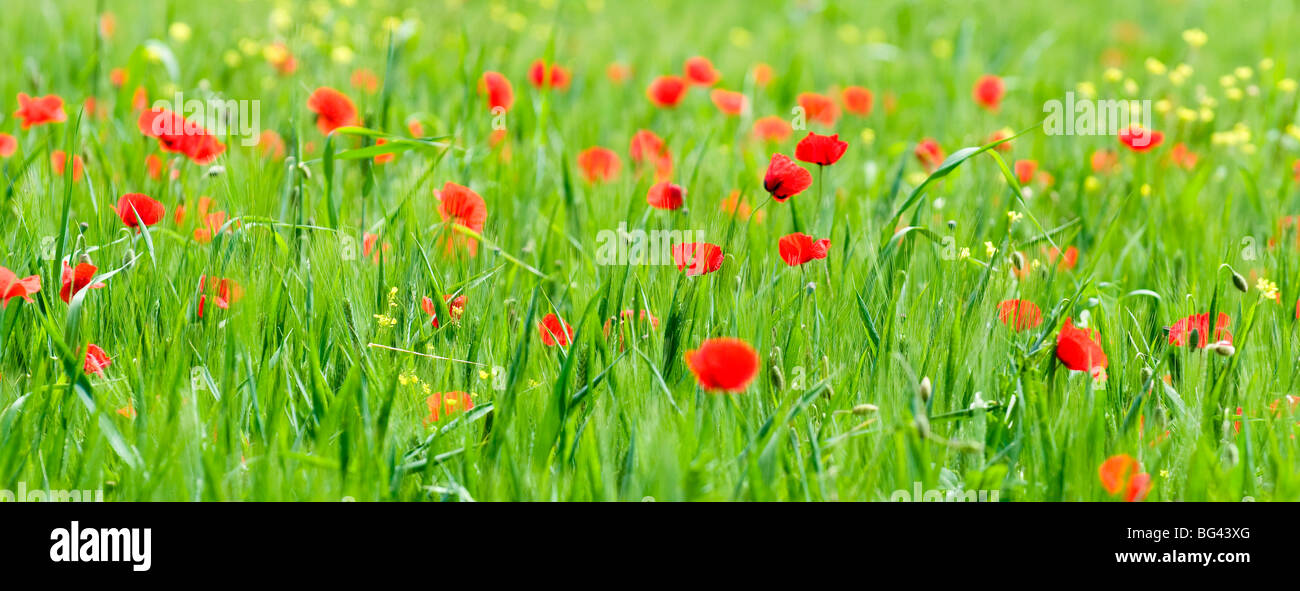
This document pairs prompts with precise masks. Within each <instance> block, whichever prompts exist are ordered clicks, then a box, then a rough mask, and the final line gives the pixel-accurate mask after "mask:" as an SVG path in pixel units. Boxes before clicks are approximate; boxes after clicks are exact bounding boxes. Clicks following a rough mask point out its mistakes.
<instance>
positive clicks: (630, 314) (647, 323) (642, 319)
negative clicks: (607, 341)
mask: <svg viewBox="0 0 1300 591" xmlns="http://www.w3.org/2000/svg"><path fill="white" fill-rule="evenodd" d="M634 318H635V319H636V326H637V327H641V326H644V327H647V328H649V329H650V330H659V319H658V318H655V317H654V314H651V313H650V311H649V310H641V314H640V316H637V313H636V312H635V311H632V310H623V311H622V312H621V313H620V314H619V315H618V317H617V318H607V319H605V326H604V328H603V330H604V333H605V338H609V330H610V328H611V327H612V325H613V321H614V320H618V324H619V326H622V325H624V324H625V323H629V322H631V321H632V320H633V319H634ZM636 332H638V333H639V332H640V331H639V330H637V331H636ZM644 334H645V335H647V336H649V334H650V333H649V332H646V333H644ZM618 350H619V351H622V350H623V331H621V330H620V331H618Z"/></svg>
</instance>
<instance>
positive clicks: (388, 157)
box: [375, 138, 397, 164]
mask: <svg viewBox="0 0 1300 591" xmlns="http://www.w3.org/2000/svg"><path fill="white" fill-rule="evenodd" d="M387 143H388V140H386V139H384V138H379V139H377V140H375V145H376V146H382V145H384V144H387ZM396 159H397V153H396V152H389V153H387V154H379V155H376V156H375V164H388V163H389V162H392V161H393V160H396Z"/></svg>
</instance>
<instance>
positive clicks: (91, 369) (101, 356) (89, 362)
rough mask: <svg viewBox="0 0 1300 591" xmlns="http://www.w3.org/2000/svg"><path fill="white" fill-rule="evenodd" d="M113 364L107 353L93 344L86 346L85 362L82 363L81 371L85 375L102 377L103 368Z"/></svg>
mask: <svg viewBox="0 0 1300 591" xmlns="http://www.w3.org/2000/svg"><path fill="white" fill-rule="evenodd" d="M112 364H113V360H112V359H111V358H109V356H108V353H105V352H104V350H103V349H101V348H100V347H99V345H96V344H94V343H90V344H88V345H86V360H85V362H83V363H82V369H83V370H84V371H85V372H86V375H91V374H99V375H101V376H102V375H104V368H106V367H108V366H110V365H112Z"/></svg>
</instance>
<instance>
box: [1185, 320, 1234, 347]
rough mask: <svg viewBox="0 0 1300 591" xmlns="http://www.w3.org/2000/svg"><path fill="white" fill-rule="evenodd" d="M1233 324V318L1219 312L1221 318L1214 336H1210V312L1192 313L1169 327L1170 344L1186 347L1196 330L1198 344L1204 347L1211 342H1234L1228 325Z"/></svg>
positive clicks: (1216, 322) (1216, 325) (1216, 323)
mask: <svg viewBox="0 0 1300 591" xmlns="http://www.w3.org/2000/svg"><path fill="white" fill-rule="evenodd" d="M1230 326H1232V318H1231V317H1229V316H1228V315H1227V314H1224V313H1223V312H1220V313H1219V318H1218V320H1217V321H1215V323H1214V336H1210V313H1209V312H1205V313H1202V314H1192V315H1191V316H1188V317H1186V318H1182V319H1180V320H1178V322H1175V323H1174V325H1173V326H1171V327H1169V344H1170V345H1173V346H1175V347H1184V346H1187V345H1188V344H1190V343H1191V337H1192V332H1193V331H1195V332H1196V341H1197V342H1196V346H1197V347H1199V348H1201V349H1204V348H1206V347H1208V346H1209V345H1210V343H1216V342H1226V343H1228V344H1229V345H1231V344H1232V333H1231V332H1229V330H1228V327H1230Z"/></svg>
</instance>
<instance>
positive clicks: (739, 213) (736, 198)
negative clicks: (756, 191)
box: [722, 190, 767, 224]
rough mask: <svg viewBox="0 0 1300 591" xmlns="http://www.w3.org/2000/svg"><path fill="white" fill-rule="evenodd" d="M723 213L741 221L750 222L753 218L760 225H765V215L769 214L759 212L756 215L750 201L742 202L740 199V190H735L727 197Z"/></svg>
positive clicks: (724, 201)
mask: <svg viewBox="0 0 1300 591" xmlns="http://www.w3.org/2000/svg"><path fill="white" fill-rule="evenodd" d="M722 211H723V213H726V214H727V215H729V216H732V217H735V218H738V219H741V220H748V219H749V218H750V217H751V216H753V217H754V221H755V222H757V223H760V224H761V223H763V217H764V214H765V213H767V212H764V211H762V210H759V211H758V212H757V214H755V212H754V208H753V207H752V206H751V205H750V203H749V201H747V200H744V201H742V200H741V199H740V191H739V190H733V191H732V192H731V194H730V195H727V198H726V199H723V200H722Z"/></svg>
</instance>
